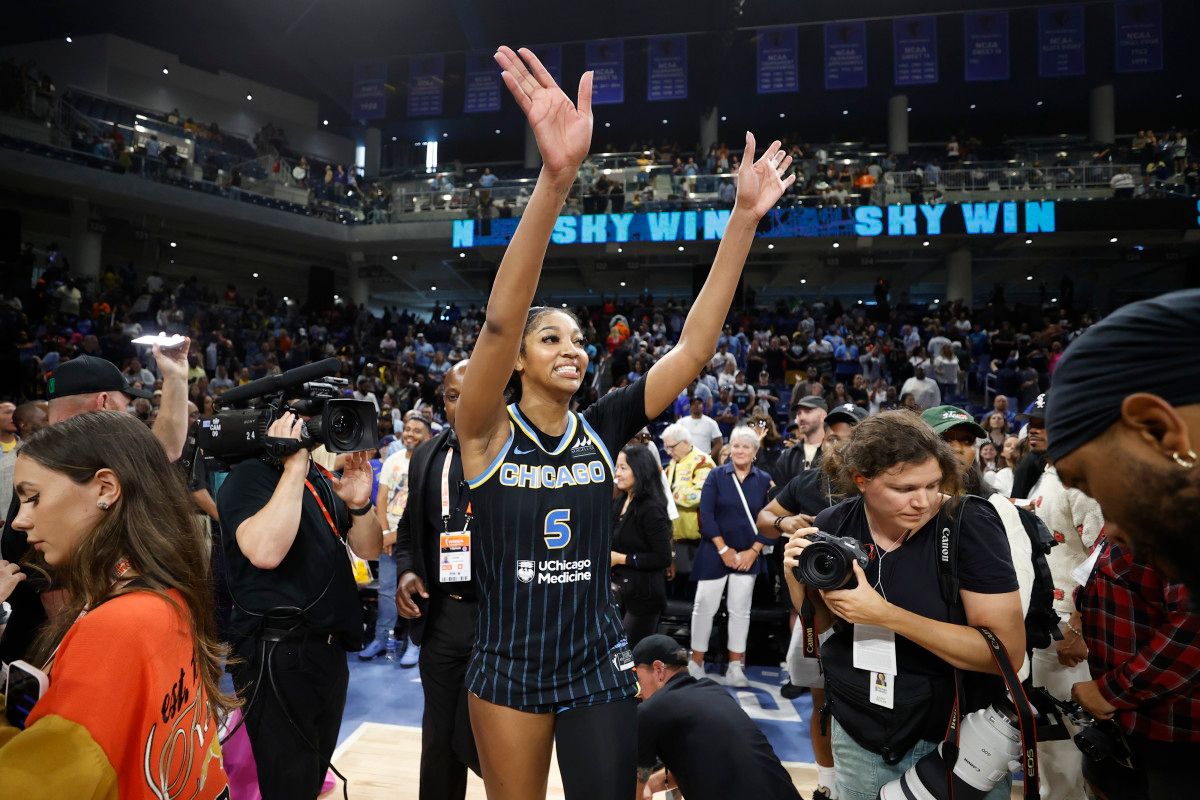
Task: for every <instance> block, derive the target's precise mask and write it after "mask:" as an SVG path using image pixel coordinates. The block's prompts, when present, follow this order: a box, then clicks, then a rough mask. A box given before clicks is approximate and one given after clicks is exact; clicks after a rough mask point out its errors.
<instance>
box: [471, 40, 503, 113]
mask: <svg viewBox="0 0 1200 800" xmlns="http://www.w3.org/2000/svg"><path fill="white" fill-rule="evenodd" d="M464 83H465V84H466V85H465V87H464V89H465V92H464V95H463V112H464V113H467V114H480V113H486V112H489V111H499V110H500V97H501V90H502V88H503V87H502V81H501V79H500V67H499V66H497V64H496V62H495V61H494V60H493V59H492V54H491V52H483V51H475V52H470V53H467V63H466V69H465V70H464Z"/></svg>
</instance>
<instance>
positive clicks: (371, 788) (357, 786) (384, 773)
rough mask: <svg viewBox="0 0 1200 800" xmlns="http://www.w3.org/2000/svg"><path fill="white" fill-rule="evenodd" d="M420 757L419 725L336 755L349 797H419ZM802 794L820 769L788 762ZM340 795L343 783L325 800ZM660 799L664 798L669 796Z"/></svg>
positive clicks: (478, 795)
mask: <svg viewBox="0 0 1200 800" xmlns="http://www.w3.org/2000/svg"><path fill="white" fill-rule="evenodd" d="M420 761H421V729H420V728H409V727H405V726H402V725H385V724H383V723H379V722H365V723H363V724H362V725H361V726H359V728H358V730H356V731H355V732H354V733H352V734H350V736H349V737H348V738H347V739H346V741H345V742H344V743H343V744H342V746H341V747H339V748H338V749H337V752H336V753H334V756H333V763H334V765H335V766H336V767H337V768H338V769H339V770H340V771H341V772H342V774H343V775H345V776H346V777H347V778H349V779H350V800H417V778H418V764H420ZM786 766H787V768H788V772H790V773H791V775H792V780H793V781H795V783H796V787H797V788H798V789H799V790H800V793H801V794H802V795H803V796H804V797H806V798H808V797H812V790H813V789H814V788H816V785H817V769H816V767H814V766H812V765H811V764H788V765H786ZM341 796H342V787H341V782H340V781H339V782H338V785H337V787H336V788H334V790H333V791H332V792H329V793H327V794H324V795H322V796H321V797H322V798H323V799H325V798H327V799H328V800H336V798H340V797H341ZM546 797H547V798H548V799H549V800H562V799H563V790H562V780H561V779H560V778H559V776H558V764H557V761H556V760H554V759H551V762H550V780H549V790H548V791H547V792H546ZM657 797H660V798H662V797H666V795H665V794H661V795H657ZM485 798H486V795H485V794H484V790H483V781H481V780H480V779H479V778H478V777H476V776H475V774H474V773H468V774H467V800H485Z"/></svg>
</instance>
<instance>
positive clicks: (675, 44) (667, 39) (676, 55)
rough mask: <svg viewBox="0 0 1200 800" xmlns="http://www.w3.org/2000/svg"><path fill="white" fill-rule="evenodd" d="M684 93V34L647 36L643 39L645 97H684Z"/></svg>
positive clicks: (685, 47) (685, 82) (685, 61)
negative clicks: (647, 37)
mask: <svg viewBox="0 0 1200 800" xmlns="http://www.w3.org/2000/svg"><path fill="white" fill-rule="evenodd" d="M687 96H688V51H687V37H686V36H651V37H650V38H649V39H647V40H646V99H647V100H649V101H651V102H656V101H659V100H686V99H687Z"/></svg>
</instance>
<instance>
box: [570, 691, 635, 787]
mask: <svg viewBox="0 0 1200 800" xmlns="http://www.w3.org/2000/svg"><path fill="white" fill-rule="evenodd" d="M554 745H555V747H556V748H557V749H558V771H559V774H560V775H562V782H563V794H564V795H565V796H566V797H567V798H568V800H577V799H580V798H587V800H627V798H630V797H632V796H633V793H634V790H635V789H636V788H637V785H636V784H637V704H636V703H635V701H634V700H633V699H632V698H629V699H626V700H617V701H615V702H612V703H601V704H600V705H597V706H584V707H583V708H572V709H571V710H569V711H564V712H562V713H560V714H558V718H557V719H556V720H555V721H554Z"/></svg>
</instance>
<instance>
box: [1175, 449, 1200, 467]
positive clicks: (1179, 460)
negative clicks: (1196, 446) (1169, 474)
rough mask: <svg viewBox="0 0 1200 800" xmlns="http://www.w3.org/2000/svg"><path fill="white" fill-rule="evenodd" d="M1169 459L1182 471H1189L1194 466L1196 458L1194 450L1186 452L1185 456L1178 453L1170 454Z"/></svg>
mask: <svg viewBox="0 0 1200 800" xmlns="http://www.w3.org/2000/svg"><path fill="white" fill-rule="evenodd" d="M1171 458H1172V459H1173V460H1174V461H1175V463H1176V464H1178V465H1179V466H1181V467H1183V468H1184V469H1191V468H1192V467H1194V466H1196V458H1197V456H1196V451H1195V450H1188V451H1187V455H1186V456H1181V455H1179V453H1171Z"/></svg>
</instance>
